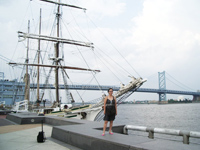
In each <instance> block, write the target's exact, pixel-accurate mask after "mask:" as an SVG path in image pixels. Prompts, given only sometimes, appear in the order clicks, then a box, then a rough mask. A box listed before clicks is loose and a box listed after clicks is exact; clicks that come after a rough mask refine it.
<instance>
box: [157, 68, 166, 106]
mask: <svg viewBox="0 0 200 150" xmlns="http://www.w3.org/2000/svg"><path fill="white" fill-rule="evenodd" d="M158 83H159V90H166V79H165V71H163V72H158ZM166 100H167V97H166V93H164V92H163V93H159V102H161V101H166Z"/></svg>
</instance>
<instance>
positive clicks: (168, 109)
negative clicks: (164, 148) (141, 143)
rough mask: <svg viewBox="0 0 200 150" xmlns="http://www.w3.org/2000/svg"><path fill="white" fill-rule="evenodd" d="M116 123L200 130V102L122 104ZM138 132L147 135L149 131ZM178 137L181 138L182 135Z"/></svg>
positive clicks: (199, 141)
mask: <svg viewBox="0 0 200 150" xmlns="http://www.w3.org/2000/svg"><path fill="white" fill-rule="evenodd" d="M114 123H119V124H123V125H137V126H146V127H152V128H167V129H177V130H186V131H197V132H200V103H192V104H165V105H158V104H149V105H148V104H121V105H119V106H118V115H117V116H116V119H115V121H114ZM131 133H132V132H131ZM135 133H136V132H135ZM136 134H139V135H143V136H144V134H145V136H147V133H142V134H141V133H139V132H137V133H136ZM168 138H171V137H168ZM177 139H178V140H181V139H182V137H177V138H176V139H175V140H177ZM196 142H197V143H199V144H200V139H198V140H197V139H196V140H195V143H196Z"/></svg>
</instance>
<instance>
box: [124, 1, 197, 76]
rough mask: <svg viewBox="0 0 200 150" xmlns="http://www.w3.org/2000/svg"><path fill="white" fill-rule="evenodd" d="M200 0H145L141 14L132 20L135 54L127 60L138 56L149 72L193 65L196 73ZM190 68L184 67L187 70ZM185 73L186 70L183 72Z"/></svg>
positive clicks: (132, 38)
mask: <svg viewBox="0 0 200 150" xmlns="http://www.w3.org/2000/svg"><path fill="white" fill-rule="evenodd" d="M197 4H199V2H198V1H195V0H194V1H190V2H188V1H181V0H175V1H168V0H152V1H147V0H146V1H144V3H143V11H142V13H141V14H140V15H139V16H137V17H134V18H133V19H132V21H133V23H134V26H133V27H132V35H131V36H130V37H129V38H127V43H132V46H133V47H134V51H133V53H134V54H137V56H135V55H134V54H132V55H129V56H127V59H128V60H131V59H136V60H137V62H138V65H139V66H140V67H142V68H143V69H144V70H146V71H142V72H144V74H147V72H158V71H162V70H169V71H175V70H176V71H178V70H179V69H180V68H184V67H186V64H187V66H188V63H189V64H191V65H190V66H193V73H195V72H198V73H199V71H197V70H196V69H195V68H196V67H195V66H196V64H195V62H197V60H199V59H200V51H199V48H200V41H199V37H200V30H199V26H200V22H199V21H197V20H198V18H199V17H200V10H199V9H197V7H198V6H199V5H197ZM187 69H190V68H185V69H184V70H185V71H186V70H187ZM181 72H182V73H183V72H184V71H181Z"/></svg>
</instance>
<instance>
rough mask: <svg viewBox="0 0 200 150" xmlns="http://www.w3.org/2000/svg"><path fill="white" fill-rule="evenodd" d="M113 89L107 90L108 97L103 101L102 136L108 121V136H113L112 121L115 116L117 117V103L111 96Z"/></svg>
mask: <svg viewBox="0 0 200 150" xmlns="http://www.w3.org/2000/svg"><path fill="white" fill-rule="evenodd" d="M112 94H113V89H112V88H109V89H108V96H106V98H105V99H104V114H105V116H104V126H103V134H102V136H104V135H105V130H106V127H107V123H108V121H110V128H109V134H111V135H112V134H113V132H112V126H113V121H114V120H115V116H116V115H117V101H116V97H114V96H113V95H112Z"/></svg>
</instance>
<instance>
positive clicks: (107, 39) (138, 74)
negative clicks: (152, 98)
mask: <svg viewBox="0 0 200 150" xmlns="http://www.w3.org/2000/svg"><path fill="white" fill-rule="evenodd" d="M86 16H87V17H88V15H86ZM88 18H89V17H88ZM89 20H90V21H91V22H92V24H93V25H94V26H95V27H96V28H97V29H98V30H99V31H100V33H101V34H102V35H103V36H104V38H105V39H106V40H107V41H108V42H109V43H110V44H111V46H113V48H114V49H115V50H116V51H117V52H118V53H119V55H120V56H121V57H122V58H123V59H124V60H125V61H126V63H127V64H128V65H129V66H130V67H131V68H132V69H133V70H134V71H135V73H136V74H137V75H138V76H139V77H141V76H140V74H139V73H138V72H137V71H136V70H135V69H134V68H133V66H132V65H131V64H130V63H129V62H128V61H127V60H126V59H125V58H124V56H123V55H122V54H121V53H120V52H119V50H118V49H117V48H116V47H115V46H114V44H112V42H111V41H110V40H109V39H108V38H107V37H106V36H105V35H104V33H103V32H102V31H101V30H100V29H99V28H98V27H97V26H96V24H95V23H94V22H93V21H92V20H91V19H90V18H89ZM130 75H131V74H130Z"/></svg>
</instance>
